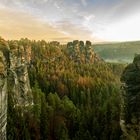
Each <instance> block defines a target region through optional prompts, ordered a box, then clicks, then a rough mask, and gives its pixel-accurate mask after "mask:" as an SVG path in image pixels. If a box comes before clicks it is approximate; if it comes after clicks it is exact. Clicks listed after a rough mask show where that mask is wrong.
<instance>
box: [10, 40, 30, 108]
mask: <svg viewBox="0 0 140 140" xmlns="http://www.w3.org/2000/svg"><path fill="white" fill-rule="evenodd" d="M25 55H26V53H25V48H24V47H23V46H18V45H17V44H16V42H14V43H13V44H11V46H10V69H9V75H8V83H9V86H10V89H11V93H12V95H13V99H14V102H15V105H20V106H27V105H29V104H31V103H32V93H31V88H30V83H29V77H28V70H27V62H26V58H25V57H26V56H25Z"/></svg>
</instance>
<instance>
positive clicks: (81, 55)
mask: <svg viewBox="0 0 140 140" xmlns="http://www.w3.org/2000/svg"><path fill="white" fill-rule="evenodd" d="M91 45H92V44H91V42H90V41H86V43H85V44H84V42H83V41H78V40H74V41H73V42H69V43H68V44H67V49H68V53H69V56H70V58H71V59H72V60H74V61H75V62H76V63H91V64H92V63H96V62H101V61H103V60H102V59H101V58H100V57H98V56H97V54H96V53H94V50H93V48H92V47H91Z"/></svg>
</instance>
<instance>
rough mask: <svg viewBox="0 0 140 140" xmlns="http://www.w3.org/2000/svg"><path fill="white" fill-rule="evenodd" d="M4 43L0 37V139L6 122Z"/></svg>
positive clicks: (4, 139)
mask: <svg viewBox="0 0 140 140" xmlns="http://www.w3.org/2000/svg"><path fill="white" fill-rule="evenodd" d="M6 46H7V45H6V43H5V42H4V40H2V39H1V38H0V139H1V140H6V124H7V61H6V50H7V48H6Z"/></svg>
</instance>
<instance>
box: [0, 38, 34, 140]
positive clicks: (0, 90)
mask: <svg viewBox="0 0 140 140" xmlns="http://www.w3.org/2000/svg"><path fill="white" fill-rule="evenodd" d="M28 54H30V52H29V50H28ZM29 61H30V57H27V46H25V47H23V46H19V45H18V44H15V42H12V43H7V42H6V41H4V40H3V39H2V38H0V139H1V140H5V139H6V124H7V96H8V94H11V95H12V97H13V100H14V103H15V107H16V106H19V105H20V106H27V105H29V104H32V94H31V88H30V84H29V77H28V70H27V66H28V62H29Z"/></svg>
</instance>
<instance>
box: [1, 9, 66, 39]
mask: <svg viewBox="0 0 140 140" xmlns="http://www.w3.org/2000/svg"><path fill="white" fill-rule="evenodd" d="M0 17H1V18H0V31H1V32H0V35H1V36H3V37H5V38H7V39H19V38H21V37H28V38H30V39H45V40H49V39H50V38H54V37H56V38H57V37H65V35H64V34H62V33H61V32H60V31H58V30H57V29H55V28H54V27H52V26H51V25H49V24H48V23H44V22H41V21H39V20H37V19H36V17H34V16H31V15H27V14H26V13H23V12H20V13H17V12H15V11H11V10H7V9H5V10H4V9H3V10H0Z"/></svg>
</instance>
